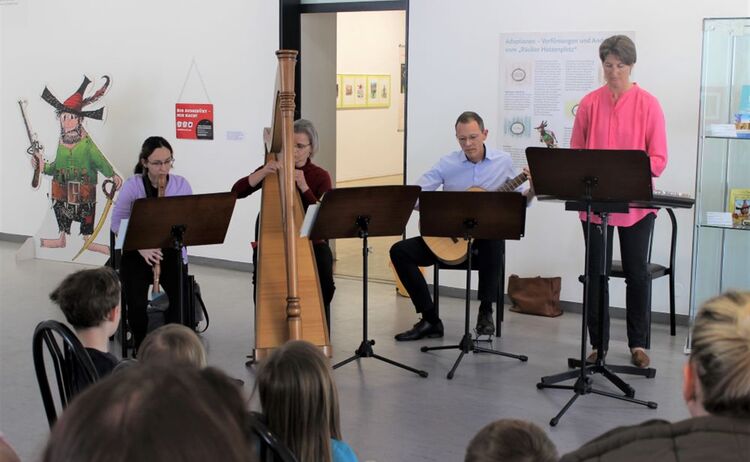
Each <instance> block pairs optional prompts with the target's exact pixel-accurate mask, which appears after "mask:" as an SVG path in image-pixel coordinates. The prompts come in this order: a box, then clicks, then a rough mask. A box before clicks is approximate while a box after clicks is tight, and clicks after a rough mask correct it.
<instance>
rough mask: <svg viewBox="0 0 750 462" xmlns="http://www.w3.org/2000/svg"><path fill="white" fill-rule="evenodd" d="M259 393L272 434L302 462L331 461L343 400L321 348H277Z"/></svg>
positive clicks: (295, 344) (263, 370)
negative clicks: (340, 399) (332, 442)
mask: <svg viewBox="0 0 750 462" xmlns="http://www.w3.org/2000/svg"><path fill="white" fill-rule="evenodd" d="M255 389H256V391H257V393H258V395H259V397H260V403H261V406H262V407H263V412H264V414H265V416H266V419H267V420H268V427H269V429H270V430H271V431H272V432H274V433H276V435H278V437H279V438H280V439H281V440H282V441H283V442H284V444H286V446H287V447H288V448H289V449H290V450H291V451H292V453H294V455H295V456H297V459H298V460H300V461H302V460H310V461H312V460H315V461H330V460H331V438H336V439H341V431H340V426H339V406H338V394H337V391H336V385H335V384H334V382H333V377H332V376H331V367H330V364H329V361H328V358H326V357H325V355H324V354H323V352H322V351H320V349H319V348H318V347H316V346H315V345H312V344H311V343H308V342H305V341H290V342H287V343H286V344H284V345H283V346H281V347H279V348H277V349H276V350H275V351H274V352H273V353H272V354H271V355H270V356H269V357H268V359H266V360H265V361H264V362H263V363H262V364H261V366H260V368H259V370H258V375H257V378H256V382H255Z"/></svg>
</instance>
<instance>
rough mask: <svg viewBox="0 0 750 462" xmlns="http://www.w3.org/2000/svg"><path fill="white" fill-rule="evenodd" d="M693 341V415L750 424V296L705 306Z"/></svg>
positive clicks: (689, 379)
mask: <svg viewBox="0 0 750 462" xmlns="http://www.w3.org/2000/svg"><path fill="white" fill-rule="evenodd" d="M692 338H693V343H692V350H691V353H690V359H689V361H688V362H687V364H685V367H684V379H685V380H684V382H683V396H684V398H685V402H686V403H687V407H688V410H689V411H690V414H691V415H692V416H694V417H695V416H700V415H707V414H712V415H720V416H725V417H736V418H744V419H748V418H750V292H727V293H725V294H723V295H720V296H718V297H716V298H713V299H711V300H709V301H707V302H706V303H704V304H703V306H702V307H701V309H700V311H699V312H698V314H697V315H696V318H695V323H694V324H693V337H692Z"/></svg>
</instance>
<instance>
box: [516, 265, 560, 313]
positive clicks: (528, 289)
mask: <svg viewBox="0 0 750 462" xmlns="http://www.w3.org/2000/svg"><path fill="white" fill-rule="evenodd" d="M560 283H561V278H559V277H552V278H543V277H540V276H537V277H535V278H521V277H518V275H516V274H512V275H511V276H510V278H509V279H508V296H509V297H510V299H511V301H512V302H513V306H511V308H510V310H511V311H515V312H518V313H525V314H534V315H537V316H549V317H556V316H560V315H561V314H563V312H562V308H560Z"/></svg>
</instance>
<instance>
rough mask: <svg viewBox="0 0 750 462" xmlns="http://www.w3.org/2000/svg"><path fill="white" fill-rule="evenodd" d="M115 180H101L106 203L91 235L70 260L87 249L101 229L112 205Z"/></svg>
mask: <svg viewBox="0 0 750 462" xmlns="http://www.w3.org/2000/svg"><path fill="white" fill-rule="evenodd" d="M107 185H111V188H109V191H107ZM115 191H117V189H115V182H114V181H112V180H110V179H106V180H104V181H103V182H102V192H103V193H104V195H105V196H107V203H106V204H105V205H104V211H103V212H102V214H101V216H100V217H99V222H98V223H97V224H96V228H94V232H93V233H91V236H89V238H88V239H86V242H84V243H83V246H82V247H81V250H79V251H78V253H77V254H76V255H75V257H73V259H72V260H71V261H75V259H76V258H78V257H79V256H81V254H82V253H83V252H85V251H86V249H88V248H89V247H90V246H91V244H92V243H93V242H94V239H96V236H98V235H99V231H101V229H102V226H104V220H106V219H107V214H108V213H109V209H110V207H112V200H113V199H114V198H115Z"/></svg>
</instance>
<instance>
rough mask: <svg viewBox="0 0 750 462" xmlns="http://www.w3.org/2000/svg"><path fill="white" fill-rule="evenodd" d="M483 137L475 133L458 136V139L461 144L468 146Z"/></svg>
mask: <svg viewBox="0 0 750 462" xmlns="http://www.w3.org/2000/svg"><path fill="white" fill-rule="evenodd" d="M480 136H482V134H481V133H473V134H471V135H468V136H457V137H456V139H457V140H458V143H459V144H466V143H467V142H468V141H472V142H473V141H476V140H478V139H479V137H480Z"/></svg>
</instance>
